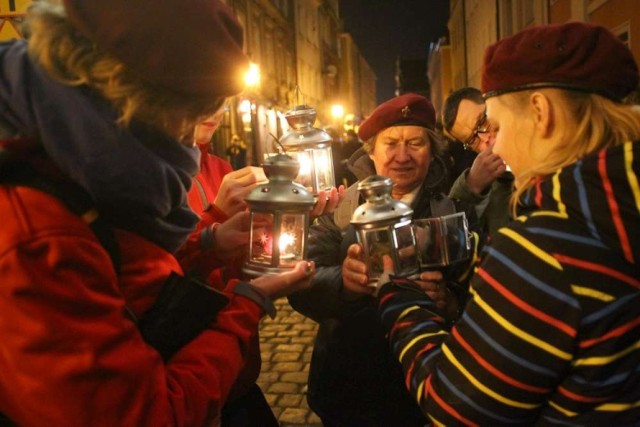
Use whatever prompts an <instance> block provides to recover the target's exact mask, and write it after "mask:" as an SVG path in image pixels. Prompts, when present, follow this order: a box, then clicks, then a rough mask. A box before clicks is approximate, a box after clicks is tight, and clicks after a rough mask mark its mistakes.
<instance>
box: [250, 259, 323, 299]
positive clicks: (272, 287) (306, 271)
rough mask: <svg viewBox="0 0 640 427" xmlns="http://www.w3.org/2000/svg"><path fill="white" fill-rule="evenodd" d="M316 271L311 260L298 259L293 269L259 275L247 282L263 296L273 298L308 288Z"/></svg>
mask: <svg viewBox="0 0 640 427" xmlns="http://www.w3.org/2000/svg"><path fill="white" fill-rule="evenodd" d="M315 273H316V265H315V263H314V262H313V261H300V262H299V263H297V264H296V266H295V267H294V269H293V270H291V271H287V272H284V273H280V274H273V275H267V276H261V277H258V278H257V279H253V280H251V282H249V283H250V284H251V285H252V286H254V287H255V288H256V289H258V290H259V291H260V293H262V294H263V295H264V296H266V297H268V298H270V299H272V300H274V299H277V298H280V297H284V296H287V295H289V294H292V293H294V292H297V291H301V290H303V289H306V288H308V287H309V286H310V285H311V280H312V279H313V276H314V275H315Z"/></svg>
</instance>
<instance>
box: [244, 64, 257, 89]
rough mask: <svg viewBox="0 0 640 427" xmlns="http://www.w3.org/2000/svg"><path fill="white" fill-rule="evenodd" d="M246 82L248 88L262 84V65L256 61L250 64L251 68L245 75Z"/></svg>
mask: <svg viewBox="0 0 640 427" xmlns="http://www.w3.org/2000/svg"><path fill="white" fill-rule="evenodd" d="M244 84H245V85H246V87H248V88H256V87H258V86H259V85H260V67H259V66H258V64H256V63H254V62H252V63H250V64H249V69H248V70H247V72H246V73H245V75H244Z"/></svg>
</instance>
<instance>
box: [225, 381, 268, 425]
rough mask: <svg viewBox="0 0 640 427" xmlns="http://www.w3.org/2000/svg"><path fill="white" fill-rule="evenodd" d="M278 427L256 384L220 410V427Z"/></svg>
mask: <svg viewBox="0 0 640 427" xmlns="http://www.w3.org/2000/svg"><path fill="white" fill-rule="evenodd" d="M279 425H280V424H279V423H278V420H277V419H276V417H275V415H274V414H273V411H271V407H270V406H269V403H268V402H267V399H265V397H264V394H262V390H260V387H258V385H257V384H254V385H253V387H251V389H250V390H249V391H248V392H247V393H245V394H244V395H242V396H240V397H238V398H237V399H234V400H233V401H232V402H228V403H227V404H226V405H224V407H223V408H222V423H221V426H222V427H278V426H279Z"/></svg>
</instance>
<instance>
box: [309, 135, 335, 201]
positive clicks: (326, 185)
mask: <svg viewBox="0 0 640 427" xmlns="http://www.w3.org/2000/svg"><path fill="white" fill-rule="evenodd" d="M313 164H314V170H315V173H316V178H317V182H316V184H317V185H316V186H317V188H318V191H321V190H329V189H331V188H332V187H335V182H334V181H335V179H334V177H333V160H332V159H331V146H327V147H324V148H317V149H315V150H313Z"/></svg>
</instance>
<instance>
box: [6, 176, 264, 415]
mask: <svg viewBox="0 0 640 427" xmlns="http://www.w3.org/2000/svg"><path fill="white" fill-rule="evenodd" d="M5 190H6V188H4V187H3V188H0V191H5ZM32 193H33V192H32ZM41 199H42V198H40V199H39V200H41ZM5 200H6V198H5ZM41 201H42V200H41ZM44 202H48V203H47V204H45V205H42V206H47V209H40V211H46V212H40V211H38V210H37V209H36V211H37V212H33V210H31V215H30V216H29V217H28V218H29V221H22V222H21V223H20V224H18V223H17V222H16V223H14V224H13V225H12V226H9V225H7V224H5V226H7V227H8V228H4V229H3V230H4V231H3V232H2V236H3V238H2V239H0V247H1V248H2V250H1V251H0V271H1V272H2V273H1V274H2V283H1V286H0V336H1V337H2V340H1V342H0V371H2V375H0V412H2V413H4V414H5V415H6V416H8V417H9V418H10V419H12V420H13V421H14V422H16V423H17V425H21V426H42V425H50V426H62V425H86V426H115V425H118V426H167V425H171V426H186V425H190V426H193V425H205V424H207V423H209V422H211V420H212V418H215V417H216V416H217V415H218V414H219V411H220V408H221V407H222V404H223V403H224V402H225V400H226V398H227V396H228V394H229V392H230V389H231V387H232V384H233V383H234V381H235V379H236V377H237V375H238V373H239V371H240V370H241V368H242V367H243V365H244V363H245V360H246V358H247V353H248V345H249V341H250V339H251V338H252V337H254V336H255V335H256V334H257V331H258V323H259V319H260V317H261V315H262V310H261V308H260V307H259V306H258V305H257V304H256V303H254V302H253V301H251V300H249V299H247V298H245V297H242V296H236V295H230V302H229V304H228V305H227V307H226V308H225V309H224V310H222V311H221V312H220V313H219V315H218V316H217V320H216V321H215V323H214V324H212V325H211V326H210V327H209V328H208V329H206V330H205V331H204V332H202V333H201V334H200V335H199V336H198V337H196V338H195V339H194V340H193V341H191V342H190V343H188V344H187V345H186V346H184V347H183V348H182V349H181V350H180V351H179V352H178V353H176V354H175V355H174V356H173V357H172V358H171V359H170V360H169V361H168V362H167V363H166V364H165V363H163V361H162V359H161V358H160V355H159V354H158V353H157V352H156V351H155V350H154V349H153V348H151V347H150V346H149V345H147V344H146V343H145V342H144V341H143V339H142V337H141V335H140V333H139V332H138V329H137V327H136V324H135V323H134V321H133V320H132V319H131V317H129V316H128V315H127V311H126V307H125V304H126V303H125V298H124V296H123V293H122V289H121V287H120V286H119V282H118V278H117V277H116V275H115V272H114V270H113V268H112V267H111V263H110V260H109V257H108V255H107V253H106V252H105V251H104V249H103V248H102V247H101V246H100V245H99V243H98V242H97V240H96V239H95V237H93V236H92V234H91V233H90V231H89V229H88V228H87V227H86V225H84V223H82V222H81V221H80V220H79V218H78V217H76V216H74V215H72V214H70V213H67V215H66V218H63V219H66V220H65V221H60V222H59V223H58V225H56V226H55V227H49V228H47V229H46V230H45V229H43V230H40V231H38V232H34V233H30V234H25V233H21V232H15V231H13V230H17V229H20V228H25V227H29V226H30V225H31V222H33V223H40V222H42V218H44V216H45V215H46V216H48V215H50V214H51V209H50V208H49V206H50V205H54V204H55V201H52V199H51V198H48V199H47V200H44ZM22 203H26V202H25V201H24V200H22ZM3 206H4V205H3ZM31 206H38V205H37V204H31ZM4 207H5V209H4V210H3V211H4V212H5V213H6V212H7V209H6V206H4ZM18 217H19V216H18V215H17V214H16V215H14V214H13V213H12V214H11V215H8V218H7V219H15V218H18ZM22 218H27V217H25V216H22ZM38 218H40V220H39V219H38ZM78 224H79V225H78ZM12 233H13V234H12ZM16 236H17V237H16ZM20 236H31V237H30V238H21V237H20ZM10 241H11V242H13V243H11V242H10ZM167 256H168V255H167ZM169 258H170V257H169ZM141 267H144V266H141ZM127 268H128V266H127V265H126V264H125V265H123V270H125V271H123V274H134V272H131V271H127ZM145 271H146V270H145ZM144 274H149V273H145V272H139V273H137V274H134V275H136V276H138V275H144Z"/></svg>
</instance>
